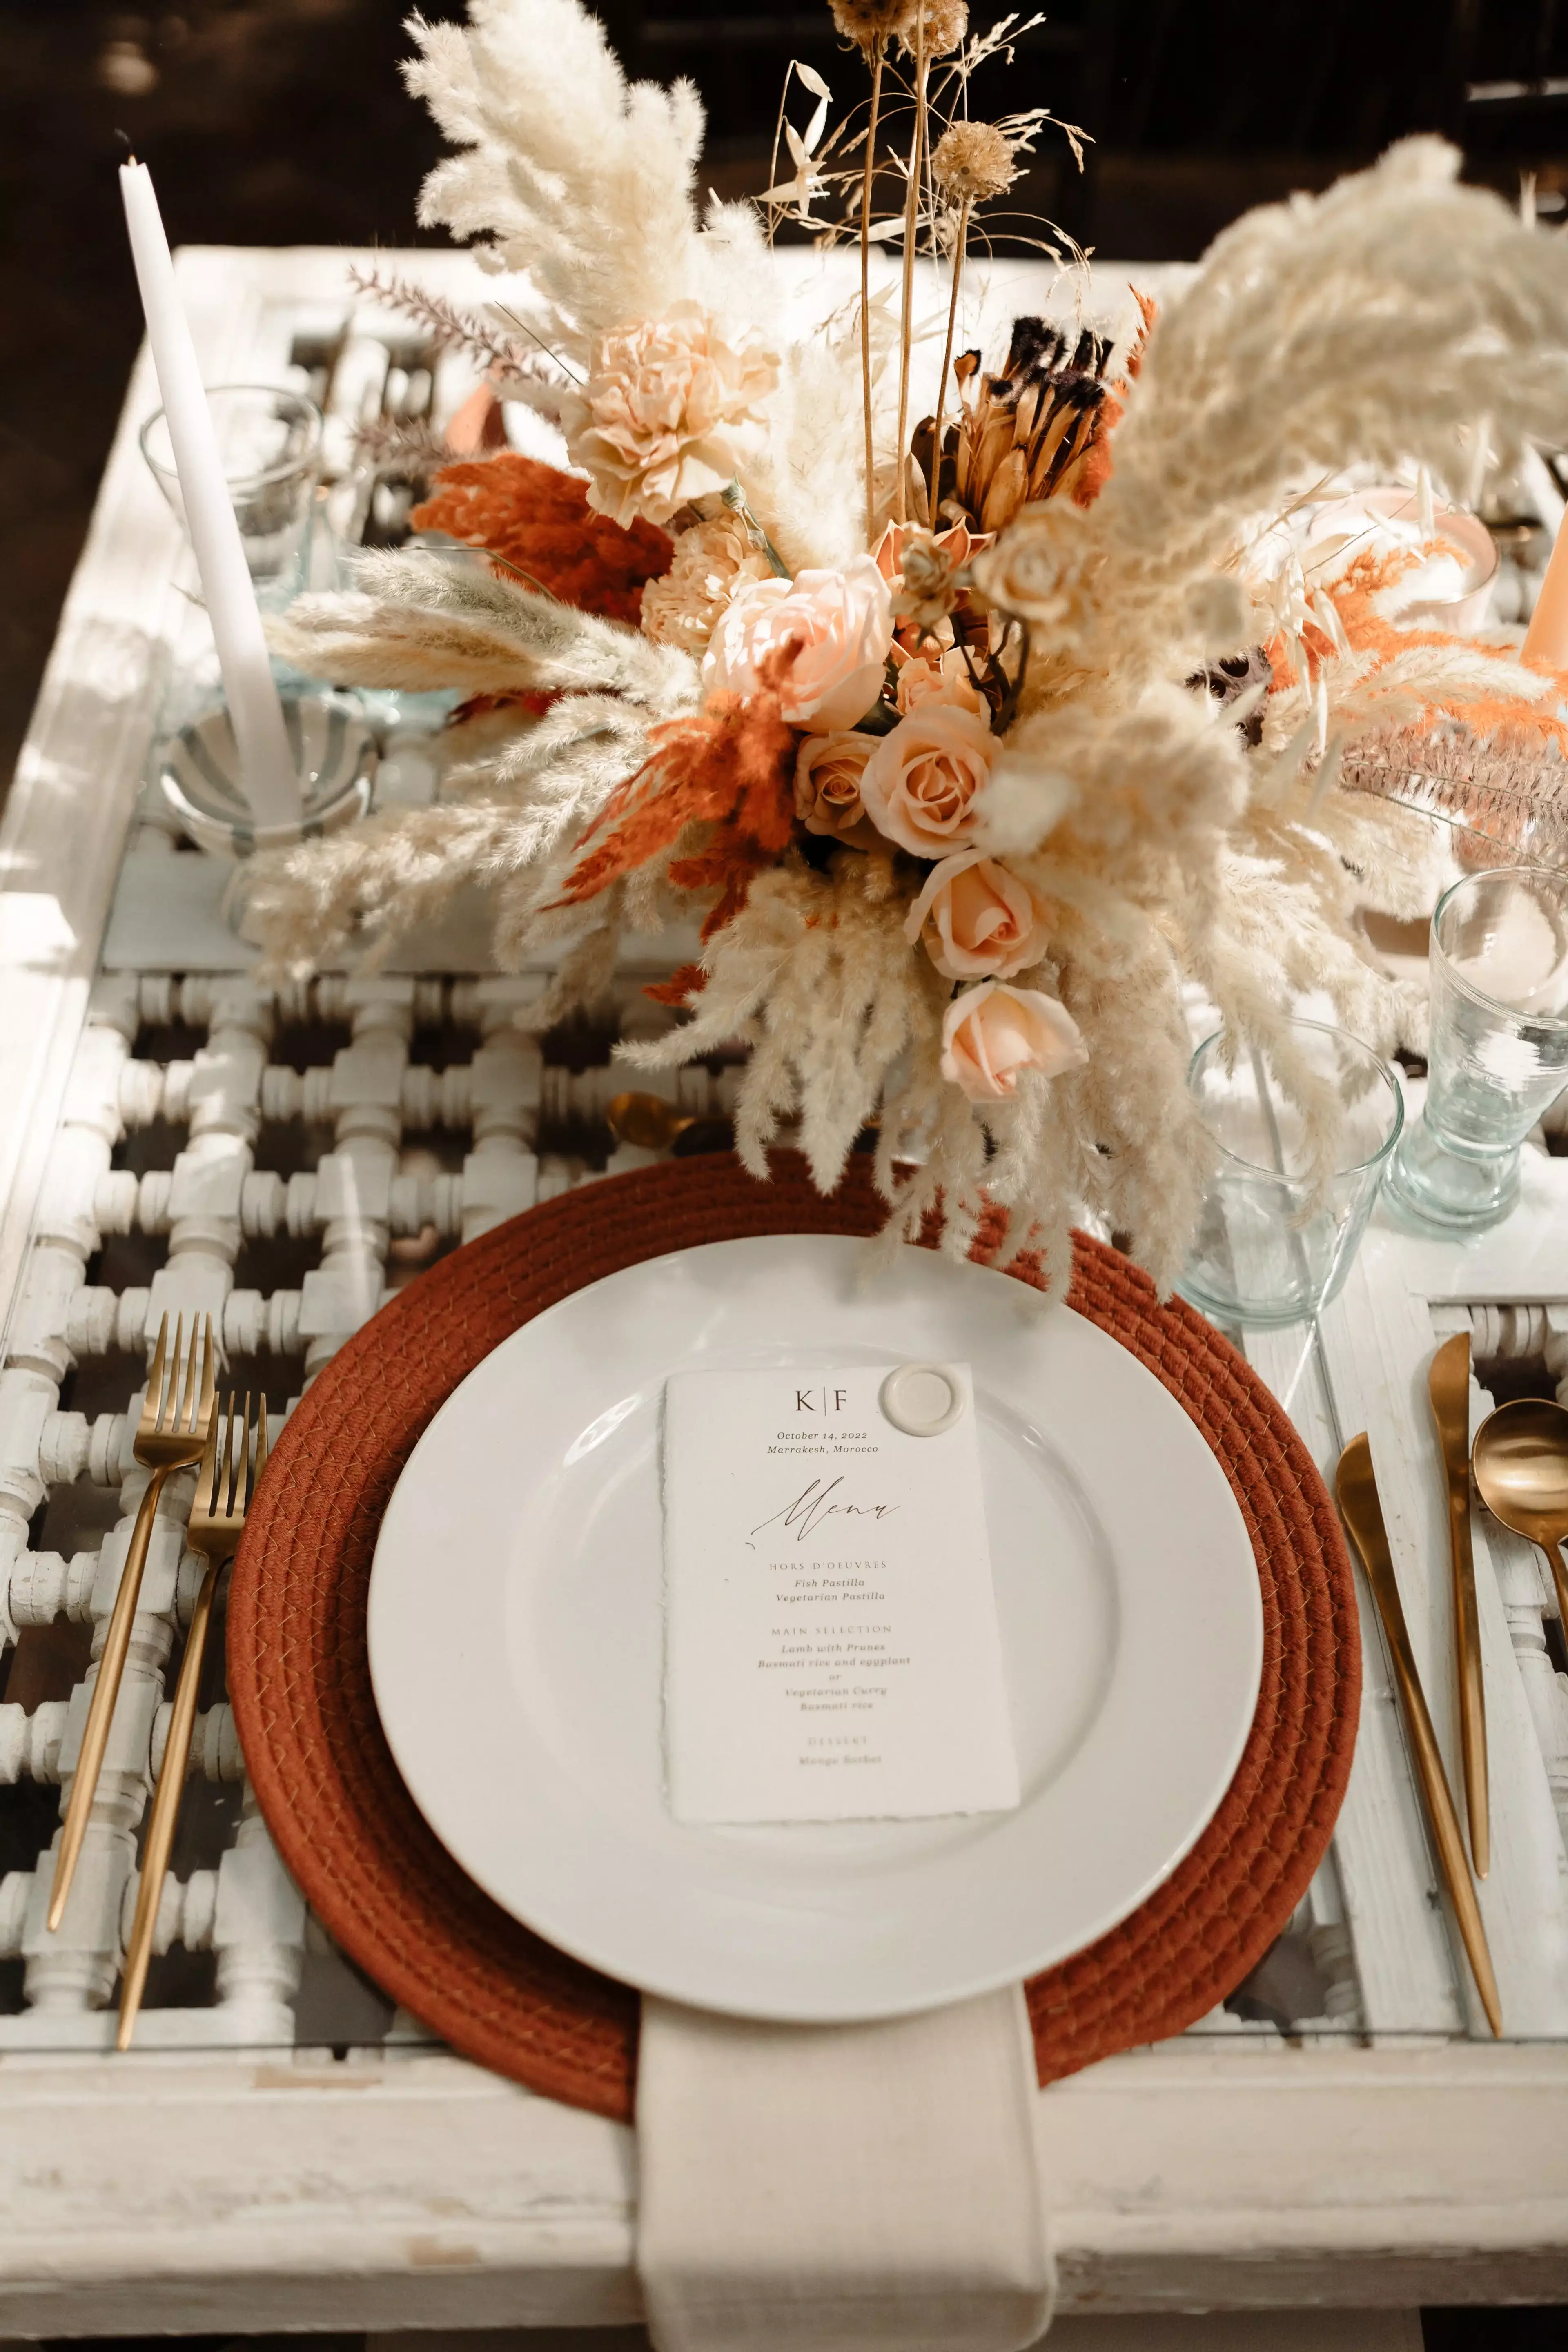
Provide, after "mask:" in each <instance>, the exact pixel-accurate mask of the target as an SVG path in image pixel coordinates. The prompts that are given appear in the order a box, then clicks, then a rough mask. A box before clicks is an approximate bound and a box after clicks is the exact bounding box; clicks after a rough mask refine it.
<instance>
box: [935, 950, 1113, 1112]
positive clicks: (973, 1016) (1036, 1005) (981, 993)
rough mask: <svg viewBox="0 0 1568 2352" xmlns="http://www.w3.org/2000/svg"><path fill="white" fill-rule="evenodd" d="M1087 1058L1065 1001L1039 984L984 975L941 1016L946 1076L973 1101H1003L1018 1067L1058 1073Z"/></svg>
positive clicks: (1012, 1087)
mask: <svg viewBox="0 0 1568 2352" xmlns="http://www.w3.org/2000/svg"><path fill="white" fill-rule="evenodd" d="M1088 1059H1089V1055H1088V1052H1087V1050H1086V1048H1085V1045H1084V1042H1083V1038H1082V1035H1081V1034H1080V1032H1079V1025H1078V1023H1077V1022H1076V1021H1075V1020H1074V1019H1073V1017H1072V1014H1071V1013H1069V1012H1068V1009H1067V1007H1066V1005H1065V1004H1058V1002H1057V1000H1056V998H1055V997H1054V996H1047V995H1046V994H1045V993H1044V992H1042V991H1041V990H1040V989H1037V988H1008V987H1006V986H1005V984H1004V983H1003V982H1001V981H998V980H983V981H982V982H980V983H979V985H978V987H976V988H966V989H965V990H964V991H963V994H962V996H955V997H954V998H953V1000H952V1003H951V1004H950V1005H949V1006H948V1008H947V1012H946V1014H945V1015H944V1017H943V1020H942V1076H943V1077H944V1078H950V1079H951V1080H952V1084H953V1085H954V1086H955V1087H960V1088H961V1089H962V1090H963V1093H964V1094H966V1095H967V1096H968V1097H969V1099H970V1101H971V1102H1005V1100H1006V1099H1007V1097H1009V1096H1010V1095H1013V1094H1016V1092H1017V1087H1018V1073H1019V1071H1020V1070H1039V1071H1040V1072H1042V1073H1043V1075H1044V1076H1046V1077H1047V1078H1054V1077H1056V1076H1058V1074H1059V1073H1060V1072H1061V1071H1063V1070H1071V1069H1076V1068H1077V1067H1078V1066H1079V1064H1080V1063H1083V1062H1087V1061H1088Z"/></svg>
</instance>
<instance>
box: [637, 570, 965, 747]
mask: <svg viewBox="0 0 1568 2352" xmlns="http://www.w3.org/2000/svg"><path fill="white" fill-rule="evenodd" d="M644 593H645V595H646V593H647V591H646V590H645V591H644ZM894 659H895V661H896V660H897V659H898V656H897V655H895V656H894ZM894 699H895V700H896V702H897V703H898V706H899V709H900V711H901V712H902V714H903V716H904V717H905V718H906V719H907V718H908V717H909V715H910V711H911V710H918V709H920V707H921V703H922V702H945V703H948V704H949V705H950V706H951V707H952V709H955V710H973V712H974V714H975V716H976V718H979V719H985V720H986V722H987V724H989V722H990V717H991V714H990V710H989V709H988V707H987V704H986V700H985V697H984V695H983V694H982V693H981V691H980V688H978V687H977V686H976V685H975V683H974V680H973V678H972V677H970V675H969V665H968V663H967V662H966V661H965V660H964V658H963V655H962V653H960V651H959V649H958V647H957V646H950V648H949V649H948V651H947V652H946V653H944V654H943V655H942V658H941V660H940V661H932V659H931V656H930V655H929V654H919V655H915V656H911V657H910V660H908V661H906V662H903V663H901V664H900V667H899V684H898V690H897V693H896V695H895V697H894Z"/></svg>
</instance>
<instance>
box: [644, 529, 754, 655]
mask: <svg viewBox="0 0 1568 2352" xmlns="http://www.w3.org/2000/svg"><path fill="white" fill-rule="evenodd" d="M772 576H773V566H772V564H771V563H770V562H768V559H767V557H766V556H765V555H764V554H763V551H762V550H761V548H758V547H753V546H752V539H751V533H750V532H749V530H747V528H746V525H745V523H744V522H743V521H742V518H741V517H740V516H739V515H738V514H733V513H730V512H728V511H726V512H725V513H723V514H720V515H715V516H714V517H713V518H712V519H711V520H710V521H707V522H699V523H694V524H693V525H692V527H691V529H690V530H683V531H682V532H681V533H680V534H679V538H678V539H677V540H676V542H675V557H674V561H673V562H671V564H670V567H669V570H668V572H666V573H665V575H664V577H663V579H662V580H656V581H653V582H651V583H649V585H648V586H647V588H645V589H644V590H643V600H642V632H643V635H644V636H645V637H651V638H652V639H653V641H654V643H655V645H658V646H680V647H681V648H682V650H683V651H684V652H686V653H689V655H690V656H691V657H692V659H693V660H694V661H700V660H701V658H702V656H703V655H704V654H705V653H706V652H707V650H708V640H709V638H710V636H711V635H713V631H714V628H715V626H716V625H717V624H718V621H719V619H720V616H721V614H722V613H723V611H724V609H725V607H726V606H727V605H728V604H730V602H731V598H733V597H734V596H735V595H736V594H738V593H739V592H740V590H741V589H742V588H744V587H745V586H747V584H748V583H750V582H751V581H753V580H767V579H771V578H772Z"/></svg>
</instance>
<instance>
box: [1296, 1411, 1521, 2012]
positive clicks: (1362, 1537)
mask: <svg viewBox="0 0 1568 2352" xmlns="http://www.w3.org/2000/svg"><path fill="white" fill-rule="evenodd" d="M1334 1493H1335V1496H1336V1497H1337V1499H1338V1502H1339V1507H1340V1510H1341V1512H1342V1515H1343V1517H1344V1522H1345V1525H1346V1526H1347V1527H1348V1528H1349V1529H1350V1531H1351V1537H1352V1541H1353V1542H1354V1544H1355V1548H1356V1549H1357V1551H1358V1552H1359V1553H1360V1554H1361V1559H1362V1565H1363V1568H1364V1569H1365V1570H1366V1580H1367V1582H1368V1583H1369V1584H1370V1585H1371V1587H1372V1597H1373V1600H1374V1601H1376V1603H1377V1612H1378V1615H1379V1616H1380V1617H1381V1618H1382V1620H1383V1630H1384V1633H1385V1634H1386V1635H1387V1637H1388V1648H1389V1654H1390V1655H1391V1657H1392V1658H1393V1660H1394V1680H1395V1682H1396V1683H1397V1684H1398V1685H1399V1696H1400V1700H1401V1702H1402V1704H1403V1706H1404V1709H1405V1722H1406V1724H1407V1725H1408V1727H1409V1731H1410V1745H1411V1748H1412V1750H1413V1752H1414V1754H1415V1769H1416V1772H1417V1774H1418V1776H1419V1778H1420V1781H1421V1790H1422V1794H1423V1796H1424V1797H1425V1799H1426V1814H1427V1819H1428V1820H1429V1821H1430V1822H1431V1824H1432V1836H1433V1841H1434V1843H1435V1844H1436V1849H1437V1862H1438V1865H1439V1867H1440V1869H1441V1870H1442V1873H1443V1879H1444V1883H1445V1885H1447V1889H1448V1899H1449V1901H1450V1902H1451V1903H1452V1905H1453V1906H1454V1916H1455V1918H1456V1919H1457V1920H1458V1925H1459V1934H1460V1937H1461V1938H1462V1939H1463V1942H1464V1947H1465V1951H1466V1955H1467V1957H1468V1960H1469V1963H1470V1969H1471V1972H1472V1974H1473V1975H1474V1977H1475V1979H1476V1988H1477V1990H1478V1991H1479V1994H1480V1997H1481V2007H1482V2008H1483V2009H1484V2010H1485V2011H1486V2015H1487V2023H1488V2024H1489V2026H1490V2027H1491V2030H1492V2032H1494V2033H1495V2034H1500V2033H1501V2032H1502V2004H1501V2002H1500V2000H1499V1999H1498V1989H1497V1978H1496V1976H1495V1975H1494V1973H1493V1971H1492V1956H1491V1952H1490V1949H1489V1946H1488V1944H1487V1931H1486V1927H1485V1925H1484V1923H1483V1922H1482V1919H1481V1907H1480V1905H1479V1903H1478V1902H1477V1900H1476V1890H1475V1884H1474V1882H1473V1880H1472V1879H1471V1877H1470V1866H1469V1864H1468V1861H1467V1859H1466V1856H1465V1841H1464V1835H1463V1832H1461V1830H1460V1828H1459V1817H1458V1813H1457V1812H1456V1811H1455V1810H1454V1800H1453V1796H1452V1794H1451V1792H1450V1790H1449V1788H1448V1776H1447V1772H1446V1771H1445V1770H1444V1769H1443V1752H1442V1749H1441V1748H1439V1747H1438V1745H1437V1735H1436V1732H1435V1731H1434V1730H1433V1728H1432V1717H1431V1716H1430V1715H1429V1714H1428V1713H1427V1709H1426V1694H1425V1692H1424V1691H1423V1690H1422V1687H1421V1676H1420V1675H1419V1674H1418V1673H1417V1671H1416V1666H1415V1652H1414V1650H1413V1649H1412V1648H1411V1646H1410V1633H1409V1628H1408V1627H1407V1626H1406V1624H1405V1604H1404V1602H1403V1601H1401V1599H1400V1597H1399V1586H1398V1583H1397V1581H1396V1580H1395V1578H1394V1559H1393V1555H1392V1553H1391V1552H1390V1550H1389V1549H1388V1532H1387V1529H1386V1528H1385V1527H1384V1520H1383V1505H1382V1503H1381V1501H1380V1500H1379V1497H1378V1492H1377V1480H1376V1478H1375V1476H1374V1475H1373V1466H1372V1448H1371V1446H1370V1445H1369V1444H1368V1443H1367V1440H1366V1437H1365V1435H1364V1434H1363V1435H1362V1436H1360V1437H1352V1440H1351V1442H1350V1444H1348V1445H1347V1446H1346V1447H1345V1450H1344V1452H1343V1453H1342V1454H1341V1456H1340V1466H1339V1469H1338V1472H1337V1473H1336V1475H1335V1478H1334Z"/></svg>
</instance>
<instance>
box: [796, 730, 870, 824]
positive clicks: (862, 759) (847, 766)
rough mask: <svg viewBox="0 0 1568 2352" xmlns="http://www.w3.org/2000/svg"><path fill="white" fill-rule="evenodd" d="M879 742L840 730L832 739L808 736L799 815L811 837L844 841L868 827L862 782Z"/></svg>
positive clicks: (799, 757)
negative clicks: (862, 795)
mask: <svg viewBox="0 0 1568 2352" xmlns="http://www.w3.org/2000/svg"><path fill="white" fill-rule="evenodd" d="M876 748H877V746H876V739H875V737H874V736H870V735H857V734H856V732H855V730H854V729H853V728H840V729H838V730H837V731H836V732H835V733H833V734H831V735H807V736H805V738H804V739H803V740H802V742H801V747H800V750H799V751H798V753H797V754H796V756H795V814H796V816H797V817H799V819H800V821H801V823H802V824H804V825H805V829H806V831H807V833H825V834H833V835H837V838H838V839H839V840H840V841H842V840H844V839H845V838H846V836H847V835H849V834H852V833H854V832H856V831H857V830H858V828H859V827H861V826H862V825H864V824H865V822H866V812H865V810H864V809H863V808H862V807H861V805H860V778H861V775H862V773H863V772H864V770H865V766H866V762H867V761H868V759H869V758H870V756H871V754H872V752H873V751H875V750H876Z"/></svg>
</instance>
